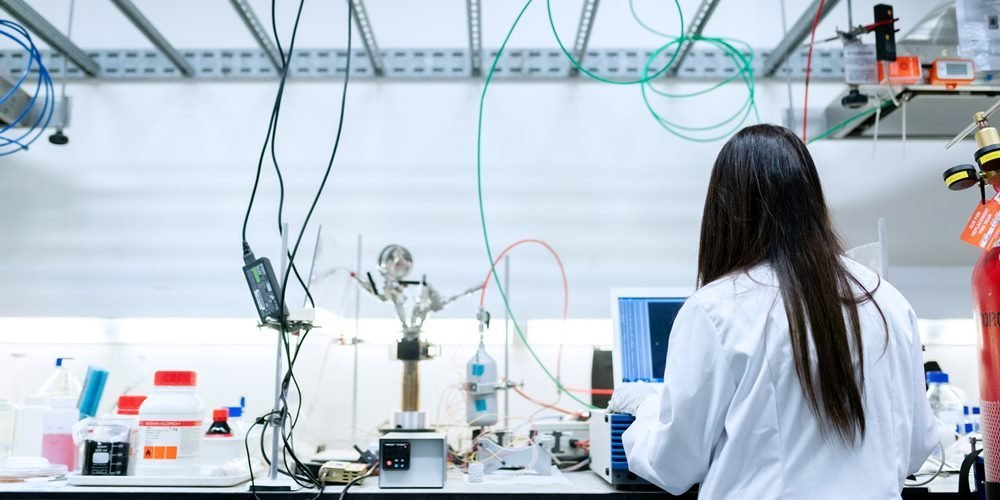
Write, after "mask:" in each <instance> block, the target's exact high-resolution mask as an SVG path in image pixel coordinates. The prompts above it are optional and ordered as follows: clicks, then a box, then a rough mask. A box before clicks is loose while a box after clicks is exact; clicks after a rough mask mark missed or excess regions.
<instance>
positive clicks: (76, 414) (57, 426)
mask: <svg viewBox="0 0 1000 500" xmlns="http://www.w3.org/2000/svg"><path fill="white" fill-rule="evenodd" d="M50 404H51V406H52V409H51V410H49V411H48V413H46V414H45V423H44V425H43V431H42V456H43V457H45V458H47V459H48V460H49V463H52V464H63V465H65V466H66V467H67V468H69V470H71V471H72V470H74V469H76V456H77V448H76V445H75V444H73V424H75V423H76V422H77V421H79V420H80V411H79V410H78V409H77V408H76V398H69V397H55V398H52V399H51V400H50Z"/></svg>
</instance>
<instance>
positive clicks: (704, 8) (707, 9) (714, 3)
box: [670, 0, 720, 75]
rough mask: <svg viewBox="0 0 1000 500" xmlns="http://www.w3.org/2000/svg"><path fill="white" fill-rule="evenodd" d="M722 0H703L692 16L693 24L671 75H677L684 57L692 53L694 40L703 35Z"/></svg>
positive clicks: (680, 49)
mask: <svg viewBox="0 0 1000 500" xmlns="http://www.w3.org/2000/svg"><path fill="white" fill-rule="evenodd" d="M719 2H720V0H702V2H701V5H699V6H698V10H697V11H695V13H694V17H693V18H691V25H690V26H689V27H688V31H687V33H686V35H687V36H686V40H684V42H683V43H681V47H680V48H679V49H678V51H679V52H678V54H677V59H676V60H675V61H674V67H673V68H671V69H670V74H671V75H676V74H677V72H678V71H680V69H681V65H682V64H683V63H684V59H686V58H687V56H688V54H690V53H691V47H693V46H694V41H695V40H696V39H697V38H698V37H700V36H701V33H702V32H703V31H704V30H705V25H706V24H708V20H709V19H710V18H711V17H712V14H713V13H714V12H715V8H716V7H718V6H719Z"/></svg>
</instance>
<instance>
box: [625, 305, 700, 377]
mask: <svg viewBox="0 0 1000 500" xmlns="http://www.w3.org/2000/svg"><path fill="white" fill-rule="evenodd" d="M684 300H685V298H681V297H619V298H618V321H619V325H618V327H619V328H618V329H619V332H620V335H621V338H620V341H619V346H620V347H619V348H620V349H621V353H620V356H621V368H622V370H621V375H622V382H640V381H641V382H663V371H664V368H665V367H666V363H667V344H668V341H669V340H670V330H671V329H672V328H673V326H674V319H675V318H676V317H677V312H678V311H680V309H681V306H683V305H684Z"/></svg>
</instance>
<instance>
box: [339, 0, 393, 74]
mask: <svg viewBox="0 0 1000 500" xmlns="http://www.w3.org/2000/svg"><path fill="white" fill-rule="evenodd" d="M347 1H348V2H350V3H351V10H353V11H354V25H355V26H357V28H358V31H359V32H360V33H361V41H362V42H364V44H365V52H367V53H368V62H370V63H371V65H372V72H373V73H375V76H382V75H384V74H385V62H384V61H383V60H382V52H380V51H379V49H378V44H377V43H375V32H374V31H372V24H371V21H370V20H369V19H368V11H367V10H365V2H364V0H347Z"/></svg>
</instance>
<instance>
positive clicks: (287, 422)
mask: <svg viewBox="0 0 1000 500" xmlns="http://www.w3.org/2000/svg"><path fill="white" fill-rule="evenodd" d="M303 3H304V0H300V3H299V10H298V13H297V15H296V19H295V26H294V27H293V31H292V36H291V39H290V41H289V47H288V54H287V57H286V56H285V54H284V53H283V52H282V56H281V58H282V62H283V68H282V79H281V82H280V83H279V88H278V93H277V95H276V97H275V104H274V107H273V109H272V114H271V120H270V122H269V124H268V131H267V135H266V138H265V143H264V147H263V148H262V149H261V154H260V157H259V159H258V167H257V176H256V179H255V181H254V188H253V192H252V194H251V200H250V203H249V204H248V207H247V214H246V217H245V218H244V225H243V235H244V239H245V235H246V228H247V224H248V220H249V214H250V210H251V209H252V205H253V199H254V196H255V195H256V192H257V189H258V186H259V182H260V173H261V170H262V166H263V161H264V157H265V155H266V154H267V147H268V145H269V144H270V147H271V160H272V162H273V164H274V167H275V172H276V174H277V175H278V178H279V183H280V190H281V191H280V192H281V197H280V203H279V216H278V217H279V225H282V223H283V221H282V220H281V219H282V210H283V208H284V180H283V177H282V175H281V170H280V167H279V165H278V161H277V155H276V153H275V151H274V139H275V137H276V136H277V124H278V116H279V113H280V109H281V100H282V97H283V94H284V85H285V82H286V79H287V75H288V71H289V66H290V64H289V63H290V61H291V58H292V56H293V53H294V44H295V38H296V35H297V29H298V23H299V20H300V17H301V13H302V5H303ZM347 7H348V8H347V59H346V70H345V75H344V85H343V90H342V93H341V102H340V105H341V108H340V117H339V121H338V125H337V133H336V139H335V141H334V145H333V151H332V152H331V154H330V159H329V162H328V164H327V166H326V170H325V172H324V175H323V179H322V181H321V182H320V185H319V187H318V188H317V191H316V195H315V197H314V198H313V200H312V203H311V204H310V207H309V211H308V213H307V215H306V217H305V219H304V221H303V223H302V226H301V228H300V230H299V232H298V235H297V237H296V239H295V244H294V246H293V247H292V250H291V251H290V252H289V253H288V256H289V266H288V268H287V269H286V270H285V272H284V275H283V277H282V280H281V286H280V300H279V304H280V306H281V310H286V303H287V289H288V281H289V279H290V276H291V274H292V273H295V274H296V277H297V279H298V280H299V282H300V284H302V286H303V289H304V290H305V291H306V295H307V297H308V298H309V300H310V301H311V300H312V297H311V295H310V293H309V288H308V286H307V285H306V284H305V283H303V282H302V279H301V277H300V276H298V273H297V270H296V269H295V257H296V255H297V254H298V250H299V246H300V244H301V242H302V238H303V236H304V235H305V232H306V229H307V228H308V226H309V221H310V219H311V218H312V215H313V213H314V211H315V209H316V206H317V204H318V203H319V199H320V197H321V196H322V193H323V190H324V188H325V187H326V183H327V181H328V179H329V176H330V173H331V171H332V169H333V163H334V160H335V159H336V155H337V151H338V150H339V146H340V139H341V134H342V130H343V124H344V116H345V113H346V104H347V88H348V84H349V80H350V69H351V56H352V40H351V38H352V35H353V25H352V18H353V16H354V9H353V5H352V4H351V3H350V2H349V1H348V2H347ZM275 10H276V1H275V0H272V2H271V11H272V29H273V31H274V36H275V39H276V40H279V41H278V45H279V47H280V39H279V37H278V33H277V23H276V21H275V19H274V18H275ZM279 50H281V49H279ZM286 251H287V249H286ZM290 330H291V328H290V325H289V323H288V318H287V317H282V318H281V321H280V327H279V335H281V342H282V345H283V347H284V349H285V355H286V361H287V364H288V367H287V369H286V371H285V373H284V376H283V377H282V381H281V385H280V390H279V401H280V408H279V410H278V411H277V412H271V413H269V414H267V415H265V417H262V418H261V419H258V421H257V422H256V424H260V425H267V424H270V423H272V422H274V421H275V420H277V425H275V426H274V427H275V428H274V429H272V432H278V433H280V434H279V438H280V439H281V441H282V447H281V456H280V457H270V458H269V457H268V455H267V452H266V450H265V449H264V440H265V434H266V433H265V432H261V437H260V443H259V444H260V450H261V456H262V457H263V459H264V461H265V462H266V463H268V465H270V464H271V461H272V460H279V461H280V462H279V463H283V465H284V470H281V469H279V471H280V472H281V473H282V474H283V475H285V476H288V477H289V478H291V479H292V480H293V481H294V482H295V483H296V484H298V485H299V486H301V487H303V488H317V489H318V490H319V491H318V493H317V496H316V498H318V497H319V496H320V495H322V493H323V489H324V487H325V484H324V483H323V482H322V481H320V480H319V478H317V477H316V474H314V473H313V472H312V470H311V469H309V468H308V467H307V466H306V465H305V464H304V463H303V462H302V461H301V460H300V459H299V458H298V456H297V455H296V453H295V449H294V442H293V438H294V432H295V426H296V425H297V424H298V419H299V416H300V414H301V410H302V389H301V387H300V386H299V383H298V379H297V378H296V376H295V371H294V369H295V363H296V361H297V360H298V357H299V354H300V353H301V348H302V345H303V343H304V342H305V340H306V338H307V337H308V335H309V332H308V331H305V332H303V333H302V334H301V336H300V337H299V339H298V340H297V342H295V344H294V349H293V344H292V341H291V335H292V332H291V331H290ZM292 387H294V389H295V391H296V394H297V395H298V404H297V406H296V408H295V411H294V414H292V412H291V410H290V404H289V401H288V392H289V390H291V388H292ZM265 428H266V427H265ZM248 438H249V433H248V435H247V439H246V440H245V442H244V444H245V448H246V451H247V454H248V457H249V443H248ZM248 459H249V458H248ZM251 487H253V483H251ZM255 495H256V493H255Z"/></svg>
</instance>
